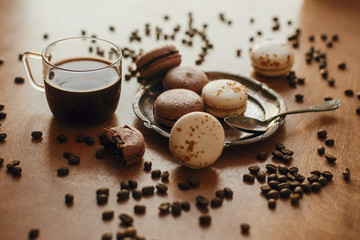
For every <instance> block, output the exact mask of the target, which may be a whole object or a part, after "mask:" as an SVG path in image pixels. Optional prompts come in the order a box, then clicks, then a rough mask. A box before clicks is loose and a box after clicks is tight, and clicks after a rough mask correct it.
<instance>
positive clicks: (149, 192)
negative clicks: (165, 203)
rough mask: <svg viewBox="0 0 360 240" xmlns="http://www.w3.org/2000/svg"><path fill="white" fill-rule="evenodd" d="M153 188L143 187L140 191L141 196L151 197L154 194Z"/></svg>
mask: <svg viewBox="0 0 360 240" xmlns="http://www.w3.org/2000/svg"><path fill="white" fill-rule="evenodd" d="M154 190H155V188H154V186H145V187H143V188H142V189H141V191H142V194H143V195H152V194H154Z"/></svg>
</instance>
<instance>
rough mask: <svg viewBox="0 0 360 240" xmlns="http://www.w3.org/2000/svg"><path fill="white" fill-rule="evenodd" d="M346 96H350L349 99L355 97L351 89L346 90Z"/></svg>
mask: <svg viewBox="0 0 360 240" xmlns="http://www.w3.org/2000/svg"><path fill="white" fill-rule="evenodd" d="M345 95H346V96H349V97H352V96H354V91H353V90H351V89H346V90H345Z"/></svg>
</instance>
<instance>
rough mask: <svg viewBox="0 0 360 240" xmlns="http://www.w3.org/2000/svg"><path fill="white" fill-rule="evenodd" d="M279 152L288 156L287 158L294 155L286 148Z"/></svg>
mask: <svg viewBox="0 0 360 240" xmlns="http://www.w3.org/2000/svg"><path fill="white" fill-rule="evenodd" d="M281 152H282V153H283V154H285V155H288V156H292V155H294V152H293V151H290V150H289V149H287V148H283V149H281Z"/></svg>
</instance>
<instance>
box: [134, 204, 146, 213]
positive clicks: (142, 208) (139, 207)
mask: <svg viewBox="0 0 360 240" xmlns="http://www.w3.org/2000/svg"><path fill="white" fill-rule="evenodd" d="M145 211H146V207H145V205H135V206H134V213H135V214H144V213H145Z"/></svg>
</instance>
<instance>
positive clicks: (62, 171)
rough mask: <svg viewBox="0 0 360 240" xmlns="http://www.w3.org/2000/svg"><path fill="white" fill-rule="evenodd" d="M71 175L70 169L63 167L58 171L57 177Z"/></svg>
mask: <svg viewBox="0 0 360 240" xmlns="http://www.w3.org/2000/svg"><path fill="white" fill-rule="evenodd" d="M68 174H69V168H68V167H61V168H58V169H57V175H58V176H66V175H68Z"/></svg>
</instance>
